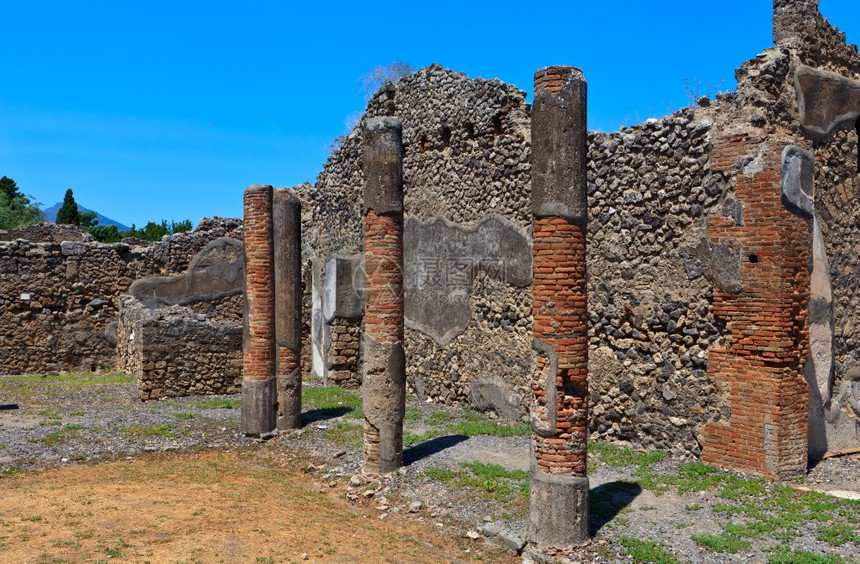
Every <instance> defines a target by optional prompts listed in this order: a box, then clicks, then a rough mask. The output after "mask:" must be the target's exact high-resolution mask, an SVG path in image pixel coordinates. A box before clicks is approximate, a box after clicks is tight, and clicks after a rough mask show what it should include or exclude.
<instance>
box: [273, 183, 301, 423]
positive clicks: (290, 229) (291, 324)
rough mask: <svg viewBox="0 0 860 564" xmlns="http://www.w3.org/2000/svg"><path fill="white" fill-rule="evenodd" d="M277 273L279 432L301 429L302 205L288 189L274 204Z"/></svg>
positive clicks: (281, 191)
mask: <svg viewBox="0 0 860 564" xmlns="http://www.w3.org/2000/svg"><path fill="white" fill-rule="evenodd" d="M272 221H273V233H274V259H275V260H274V270H275V297H276V298H275V343H274V346H275V352H276V355H275V362H276V370H275V372H276V374H277V390H278V395H277V398H278V410H277V426H278V429H282V430H283V429H297V428H299V427H301V426H302V372H301V363H300V359H301V353H302V249H301V231H302V215H301V202H299V199H298V198H296V197H295V196H294V195H293V194H292V192H291V191H290V190H288V189H280V190H275V191H274V195H273V201H272Z"/></svg>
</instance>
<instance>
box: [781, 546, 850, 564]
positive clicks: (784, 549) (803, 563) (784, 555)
mask: <svg viewBox="0 0 860 564" xmlns="http://www.w3.org/2000/svg"><path fill="white" fill-rule="evenodd" d="M766 551H767V552H769V553H770V554H768V557H767V562H768V564H854V563H856V560H853V559H850V558H844V557H842V556H838V555H836V554H815V553H812V552H808V551H806V550H800V549H798V548H791V547H790V546H786V545H776V546H773V547H771V548H769V549H766Z"/></svg>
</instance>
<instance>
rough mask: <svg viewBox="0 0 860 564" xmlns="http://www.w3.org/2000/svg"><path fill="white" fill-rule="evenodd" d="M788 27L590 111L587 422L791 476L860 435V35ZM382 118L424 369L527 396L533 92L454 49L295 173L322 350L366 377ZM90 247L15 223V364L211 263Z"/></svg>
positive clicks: (415, 342) (810, 12)
mask: <svg viewBox="0 0 860 564" xmlns="http://www.w3.org/2000/svg"><path fill="white" fill-rule="evenodd" d="M773 39H774V46H772V47H770V48H768V49H766V50H765V51H764V52H763V53H761V54H759V55H757V56H755V57H754V58H752V59H750V60H749V61H747V62H746V63H744V64H743V65H742V66H741V67H740V68H739V69H738V70H737V71H736V77H737V81H738V87H737V89H736V90H735V91H734V92H725V93H720V94H718V95H717V96H716V99H713V100H710V99H706V98H705V99H702V100H700V101H699V104H698V106H697V107H690V108H684V109H682V110H679V111H678V112H675V113H674V114H672V115H670V116H667V117H664V118H661V119H650V120H648V121H646V122H645V123H643V124H640V125H637V126H633V127H627V128H622V129H621V130H620V131H618V132H614V133H603V132H589V133H588V135H587V176H586V182H587V199H588V217H587V223H586V224H585V229H584V231H585V234H586V242H585V243H586V248H587V252H586V266H587V271H588V280H587V288H586V293H585V295H586V296H587V304H586V306H587V310H586V311H587V319H586V324H587V331H588V364H587V368H588V370H587V373H588V401H589V408H590V412H589V417H588V422H587V425H588V433H589V436H590V437H591V438H592V439H595V440H605V439H609V440H621V441H630V442H632V443H635V444H640V445H645V446H653V447H659V448H670V449H677V450H689V451H690V452H692V453H695V454H700V455H701V456H702V458H703V459H704V460H706V461H708V462H713V463H717V464H720V465H723V466H727V467H732V468H736V469H740V470H744V471H749V472H754V473H758V474H763V475H768V476H774V477H780V478H786V477H791V476H794V475H797V474H799V473H802V472H803V471H804V469H805V463H806V455H807V453H808V452H810V453H812V454H814V455H817V454H821V453H823V452H824V451H827V450H837V449H840V448H846V447H856V446H858V443H860V436H858V433H860V429H858V416H857V414H858V413H860V352H858V339H860V330H858V327H860V323H858V314H857V313H856V311H857V305H858V295H860V278H858V276H857V275H856V274H855V270H856V269H858V268H860V263H858V258H857V256H858V254H857V253H856V252H855V250H854V249H855V248H857V247H858V244H860V223H858V220H857V217H860V215H858V212H860V210H858V209H857V207H858V197H857V196H858V194H856V192H855V191H856V190H860V186H858V181H860V179H858V177H857V176H858V135H857V129H856V123H857V118H858V116H860V55H858V51H857V48H856V47H855V46H853V45H847V44H846V41H845V36H844V34H842V33H840V32H839V31H838V30H837V29H836V28H835V27H833V26H832V25H831V24H830V23H828V22H827V21H826V20H825V19H824V17H823V16H822V15H821V14H820V13H819V10H818V2H817V1H816V0H774V27H773ZM569 62H570V63H572V64H576V61H569ZM383 117H393V118H396V119H397V120H399V122H400V123H401V124H402V167H403V177H402V186H403V272H402V275H403V288H404V298H405V300H404V304H403V315H404V318H405V325H406V328H405V332H404V335H403V338H402V344H403V350H404V351H405V356H406V359H405V363H406V376H407V380H408V382H409V386H410V388H411V389H412V390H413V391H414V393H416V394H417V395H419V396H420V397H422V398H432V399H433V400H434V401H445V402H454V401H468V402H471V403H473V404H474V405H476V406H477V407H478V408H480V409H492V410H495V411H496V412H497V413H498V414H499V415H501V416H504V417H509V418H521V417H522V418H527V417H528V412H529V407H528V406H529V401H530V397H531V396H532V392H533V390H532V376H533V374H534V371H535V363H536V360H535V359H536V358H539V355H538V354H537V353H536V352H535V350H534V349H533V344H532V341H533V336H534V319H535V315H536V313H535V311H534V309H533V289H534V288H533V275H532V266H533V251H534V252H536V251H537V250H540V249H537V250H536V249H535V247H534V241H535V224H534V223H533V221H534V217H535V216H533V214H532V202H533V185H532V172H533V170H532V169H533V167H534V166H536V163H535V157H534V155H533V154H532V141H533V137H532V130H531V117H532V108H531V107H530V105H529V104H528V103H527V102H526V94H525V92H523V91H522V90H519V89H518V88H516V87H514V86H511V85H507V84H504V83H502V82H500V81H498V80H484V79H480V78H478V79H469V78H467V77H466V76H464V75H462V74H459V73H456V72H452V71H450V70H445V69H443V68H441V67H439V66H437V65H433V66H430V67H427V68H424V69H421V70H419V71H418V72H416V73H414V74H412V75H410V76H407V77H404V78H403V79H401V80H399V81H398V82H397V83H396V84H387V85H386V86H384V87H383V88H382V89H381V91H379V92H378V93H377V94H376V95H375V96H374V97H373V98H372V99H371V100H370V102H369V104H368V107H367V111H366V113H365V116H364V117H363V118H362V122H361V123H360V124H359V125H358V126H357V127H356V129H355V130H354V131H353V132H352V133H351V134H350V135H349V136H348V137H347V138H346V139H345V140H344V142H343V143H342V144H341V146H340V147H339V148H338V149H337V150H336V151H335V152H334V153H333V154H332V155H331V157H330V158H329V160H328V162H327V163H326V165H325V168H324V170H323V172H322V173H321V174H320V176H319V177H318V179H317V182H316V183H315V184H314V185H311V184H303V185H301V186H298V187H296V188H295V189H293V193H294V194H295V195H296V196H297V197H298V198H299V200H301V208H302V215H301V222H302V228H301V237H302V276H303V281H304V295H303V296H302V312H303V316H304V319H303V323H304V328H303V329H304V330H303V333H302V335H303V339H304V342H303V346H302V347H301V351H302V352H301V354H302V365H303V369H304V370H305V373H306V374H308V373H310V372H313V373H316V374H318V375H320V376H323V377H324V378H326V380H327V381H328V382H329V383H336V384H341V385H345V386H357V385H358V384H359V383H360V380H361V374H362V358H361V355H362V346H361V342H362V334H363V330H364V327H365V326H366V321H365V320H363V312H364V306H365V301H366V295H367V291H366V288H365V279H366V277H373V276H375V275H376V274H379V273H377V272H369V273H368V272H366V268H367V265H366V264H365V262H364V259H363V257H364V253H365V240H364V237H365V224H364V222H365V211H366V210H364V209H363V208H362V203H363V197H362V187H363V186H364V185H365V178H364V172H363V169H362V136H363V135H364V133H363V131H364V127H365V126H366V123H367V121H368V120H370V119H372V118H383ZM221 235H226V233H223V234H219V236H221ZM171 244H172V243H171ZM87 245H90V244H89V243H85V242H69V241H67V242H63V243H39V244H36V243H31V242H26V241H20V240H19V241H10V242H0V282H2V283H3V288H4V291H3V294H2V302H0V313H2V322H0V323H2V335H3V339H4V341H3V347H2V348H0V361H2V362H3V364H4V366H7V367H9V368H11V369H13V370H18V371H23V370H26V371H33V370H46V369H49V368H46V367H50V368H51V369H62V368H63V367H72V366H85V367H86V366H91V365H93V364H95V363H96V362H98V360H99V359H100V358H111V356H112V354H113V350H114V349H113V348H112V345H111V344H110V343H109V342H108V340H102V339H104V338H103V337H100V336H99V335H102V334H103V333H104V328H105V327H107V325H108V323H109V322H110V321H111V320H113V319H115V317H116V306H115V305H113V303H114V300H115V299H116V296H117V295H119V294H120V293H122V292H125V291H126V289H127V288H128V286H129V285H130V284H131V282H132V281H133V280H135V279H136V278H139V277H141V276H152V275H168V274H169V275H179V274H181V273H182V272H184V271H185V269H186V268H187V266H188V264H189V263H190V261H191V256H189V255H183V256H184V259H183V260H182V261H179V262H180V263H181V264H179V263H177V264H175V265H173V264H172V263H171V265H170V266H168V262H167V261H166V260H162V261H161V262H158V261H155V259H154V258H153V259H150V258H148V257H149V255H148V254H147V253H154V254H159V253H161V254H163V253H164V252H165V251H164V248H165V247H164V245H163V244H162V246H161V247H157V248H156V250H153V251H146V252H144V251H139V252H138V251H134V250H133V249H130V248H125V247H121V246H120V247H116V248H114V249H112V250H110V251H109V252H108V254H110V253H113V254H115V255H117V257H118V258H115V257H113V254H111V257H110V260H108V259H107V258H105V259H101V258H100V259H99V261H101V262H99V263H98V264H92V263H90V262H88V260H89V258H88V257H89V253H90V252H95V251H90V250H88V249H90V247H88V246H87ZM202 246H203V245H201V247H200V248H198V249H197V251H199V250H200V249H201V248H202ZM93 248H95V247H93ZM197 251H195V252H197ZM98 252H99V253H102V252H103V251H101V250H100V251H98ZM135 253H139V255H138V254H135ZM99 256H101V255H99ZM159 256H160V255H159ZM136 257H139V258H136ZM159 260H161V259H159ZM171 260H173V259H171ZM105 261H106V262H105ZM153 261H155V262H153ZM114 264H116V266H113V265H114ZM105 265H108V266H105ZM138 265H139V266H138ZM22 274H26V277H24V276H22ZM108 278H109V279H110V283H109V284H108V283H105V284H103V285H101V286H97V285H96V282H95V281H98V280H102V279H108ZM55 280H61V282H56V281H55ZM43 285H44V286H45V287H52V288H54V287H56V288H57V289H56V292H55V291H54V290H51V291H50V292H47V293H46V294H45V295H46V297H45V298H44V299H43V298H42V297H41V295H40V292H41V290H40V288H41V287H42V286H43ZM102 286H104V288H106V289H105V290H104V291H102V290H98V291H95V289H96V288H97V287H98V288H101V287H102ZM7 288H10V290H7ZM55 293H56V297H54V294H55ZM138 301H140V300H138ZM34 302H35V303H34ZM171 307H174V306H171ZM176 307H184V306H181V305H178V306H176ZM64 308H65V309H64ZM162 309H164V308H162ZM88 335H95V336H96V339H95V341H88V340H87V336H88ZM177 338H179V337H178V336H177ZM30 343H36V345H33V346H32V350H31V345H29V344H30ZM91 343H95V344H91ZM240 357H241V354H240V355H239V357H235V358H234V360H236V358H240ZM213 359H214V357H213ZM213 361H214V360H213ZM219 362H220V361H219ZM169 365H170V363H169V362H168V363H166V364H165V366H164V367H163V368H164V369H165V370H166V371H167V373H168V376H165V377H166V378H168V379H169ZM54 367H56V368H54ZM181 387H182V386H179V388H181Z"/></svg>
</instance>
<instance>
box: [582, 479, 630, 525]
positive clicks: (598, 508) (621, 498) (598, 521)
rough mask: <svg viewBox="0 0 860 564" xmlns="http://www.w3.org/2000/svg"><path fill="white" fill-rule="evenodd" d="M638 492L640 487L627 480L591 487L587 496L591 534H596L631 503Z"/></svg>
mask: <svg viewBox="0 0 860 564" xmlns="http://www.w3.org/2000/svg"><path fill="white" fill-rule="evenodd" d="M640 493H642V487H641V486H640V485H639V484H637V483H636V482H630V481H628V480H616V481H614V482H607V483H605V484H601V485H599V486H597V487H596V488H593V489H592V490H591V491H590V492H589V496H588V509H589V512H590V513H591V531H592V534H596V533H597V532H598V531H599V530H600V529H602V528H603V527H604V526H605V525H606V524H607V523H609V522H610V521H612V519H614V518H615V517H616V516H617V515H618V514H619V513H620V512H621V511H622V510H623V509H624V508H625V507H627V506H628V505H630V504H631V503H633V500H634V499H636V496H638V495H639V494H640Z"/></svg>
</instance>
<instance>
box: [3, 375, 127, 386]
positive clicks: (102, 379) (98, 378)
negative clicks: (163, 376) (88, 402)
mask: <svg viewBox="0 0 860 564" xmlns="http://www.w3.org/2000/svg"><path fill="white" fill-rule="evenodd" d="M6 378H8V379H9V381H11V382H16V381H17V382H56V383H59V384H66V385H85V384H134V383H135V382H137V378H135V377H134V376H132V375H130V374H125V373H124V372H99V373H94V372H79V373H75V374H24V375H21V376H7V377H6Z"/></svg>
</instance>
